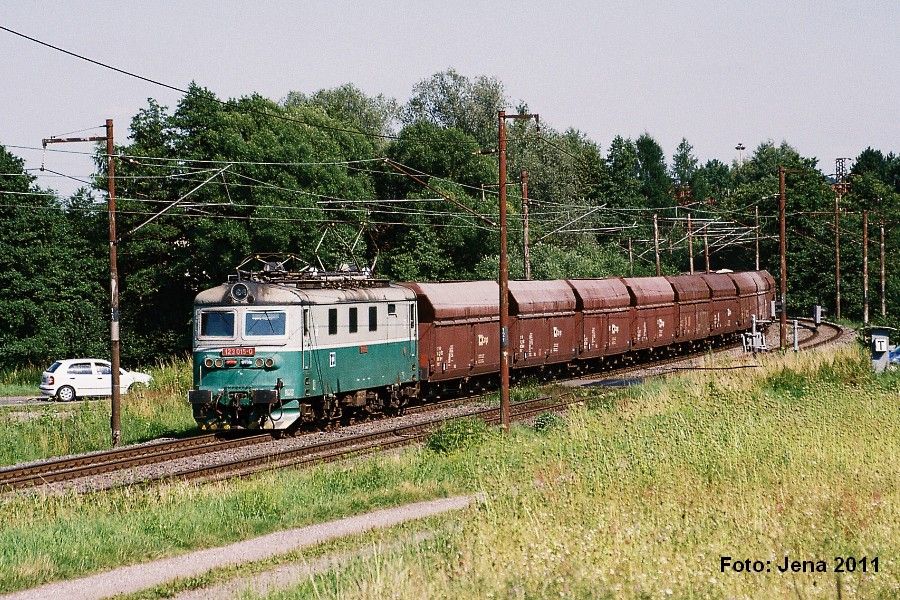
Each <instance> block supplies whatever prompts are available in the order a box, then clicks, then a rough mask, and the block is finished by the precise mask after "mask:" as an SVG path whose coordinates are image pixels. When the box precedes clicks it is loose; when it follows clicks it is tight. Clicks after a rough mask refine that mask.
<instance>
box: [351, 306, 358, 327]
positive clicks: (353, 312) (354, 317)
mask: <svg viewBox="0 0 900 600" xmlns="http://www.w3.org/2000/svg"><path fill="white" fill-rule="evenodd" d="M357 318H358V317H357V309H356V307H355V306H354V307H352V308H351V309H350V333H356V329H357V325H358V323H357Z"/></svg>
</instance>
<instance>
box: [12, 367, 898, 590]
mask: <svg viewBox="0 0 900 600" xmlns="http://www.w3.org/2000/svg"><path fill="white" fill-rule="evenodd" d="M741 360H743V359H741ZM898 398H900V376H897V375H890V376H886V377H882V378H874V377H873V376H872V375H871V374H869V373H868V365H867V364H866V360H865V357H864V356H862V355H861V354H860V353H858V352H856V351H850V350H841V351H838V352H831V353H827V354H826V353H821V354H808V355H801V356H788V357H787V358H786V359H784V360H780V359H774V358H773V359H762V360H761V367H760V368H756V369H745V370H733V371H721V372H713V371H708V372H698V373H691V374H687V375H684V376H680V377H677V378H674V379H671V380H669V381H667V382H663V383H653V384H651V385H646V386H636V387H633V388H629V389H627V390H622V391H620V392H617V393H616V394H615V395H614V396H612V397H611V400H609V401H608V402H606V403H603V404H601V405H599V406H598V407H597V408H588V409H583V410H578V411H574V412H572V413H570V414H569V415H568V416H567V417H566V418H565V423H563V424H562V425H559V424H557V425H556V426H553V427H546V428H542V429H541V431H536V430H535V429H533V428H530V427H524V426H519V427H514V428H513V430H512V431H511V433H510V435H506V436H501V435H499V434H496V433H491V434H486V435H476V436H469V435H468V433H467V434H466V435H464V436H462V435H456V436H453V440H454V443H453V444H452V448H451V447H450V446H451V445H446V444H445V445H444V446H447V447H444V446H442V447H441V448H440V451H439V452H435V451H430V450H427V449H421V450H412V451H409V452H405V453H403V454H400V455H391V456H380V457H373V458H369V459H362V460H359V461H357V462H354V463H352V464H346V465H331V466H323V467H319V468H316V469H311V470H306V471H294V470H283V471H278V472H274V473H270V474H264V475H259V476H256V477H252V478H249V479H247V480H243V481H235V482H228V483H218V484H214V485H205V486H195V485H190V484H181V483H178V484H169V485H163V486H160V487H154V488H147V489H130V490H120V491H114V492H106V493H100V494H94V495H90V496H77V495H67V496H62V497H54V498H36V499H31V498H25V497H22V498H12V499H3V500H0V591H10V590H14V589H20V588H23V587H26V586H30V585H35V584H37V583H41V582H44V581H49V580H53V579H58V578H62V577H74V576H78V575H83V574H86V573H89V572H92V571H96V570H99V569H103V568H108V567H111V566H116V565H120V564H126V563H133V562H138V561H141V560H148V559H151V558H156V557H159V556H164V555H172V554H178V553H181V552H184V551H187V550H189V549H194V548H201V547H208V546H213V545H220V544H223V543H226V542H230V541H233V540H236V539H241V538H245V537H249V536H252V535H258V534H260V533H263V532H267V531H271V530H273V529H278V528H283V527H290V526H296V525H302V524H307V523H312V522H317V521H322V520H325V519H328V518H333V517H338V516H344V515H347V514H354V513H360V512H364V511H366V510H369V509H371V508H373V507H378V506H388V505H392V504H396V503H400V502H406V501H411V500H417V499H422V498H427V497H433V496H440V495H444V494H449V493H456V492H460V491H466V490H468V491H484V492H486V496H487V498H488V500H487V502H486V503H485V504H483V505H481V506H479V507H477V508H474V509H471V510H468V511H465V512H463V513H455V514H453V515H450V516H447V517H444V518H441V519H436V520H434V521H432V523H435V525H434V527H435V528H436V531H435V534H436V535H435V536H434V537H433V538H431V539H429V540H426V541H424V542H421V543H418V544H407V545H405V546H402V547H400V548H399V549H393V550H392V549H386V550H382V551H379V552H377V553H376V554H375V556H374V557H369V558H366V559H365V560H357V561H354V562H351V563H350V564H349V565H348V566H347V567H346V568H342V569H338V570H336V571H333V572H329V573H325V574H322V575H318V576H315V577H312V578H311V579H310V580H309V581H307V582H304V583H303V584H302V585H300V586H297V587H294V588H292V589H289V590H287V591H285V592H282V593H278V594H274V595H273V597H276V598H303V597H326V598H330V597H336V598H383V597H392V598H421V597H433V598H445V597H453V598H469V597H485V598H489V597H494V598H502V597H512V598H546V597H579V598H595V597H600V598H604V597H608V598H619V597H628V598H630V597H640V598H644V597H647V598H657V597H661V598H668V597H675V598H707V597H710V598H798V597H801V598H819V597H834V590H835V586H836V580H835V576H834V574H833V573H827V574H824V575H823V574H793V575H780V574H777V573H762V574H745V573H742V574H736V573H721V572H720V571H719V560H720V556H722V555H728V556H732V557H735V558H760V559H762V560H779V559H780V557H782V556H784V555H785V554H788V555H790V556H791V557H794V558H797V559H816V558H823V559H826V560H831V559H832V558H833V557H834V556H837V555H852V556H856V557H862V556H869V557H873V556H879V558H880V560H881V571H880V572H879V573H877V574H874V573H871V572H870V573H868V574H863V573H860V572H856V573H852V574H846V575H844V576H843V577H842V580H841V585H842V590H843V594H844V597H854V598H894V597H897V594H898V593H900V570H898V569H897V562H896V561H897V558H896V557H897V556H898V555H900V554H898V551H900V532H898V528H897V523H898V522H900V460H898V440H900V411H898V410H897V401H898ZM456 441H459V442H460V443H456ZM454 448H455V449H454ZM386 535H388V534H386ZM97 540H103V543H102V544H98V543H97ZM186 585H189V584H186Z"/></svg>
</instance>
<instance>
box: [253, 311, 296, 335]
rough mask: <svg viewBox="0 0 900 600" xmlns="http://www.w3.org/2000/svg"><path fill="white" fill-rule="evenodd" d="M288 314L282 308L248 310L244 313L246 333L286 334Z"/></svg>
mask: <svg viewBox="0 0 900 600" xmlns="http://www.w3.org/2000/svg"><path fill="white" fill-rule="evenodd" d="M285 321H286V315H285V313H284V311H280V310H263V311H248V312H247V313H246V314H245V315H244V335H246V336H248V337H250V336H258V335H284V333H285V330H286V328H285Z"/></svg>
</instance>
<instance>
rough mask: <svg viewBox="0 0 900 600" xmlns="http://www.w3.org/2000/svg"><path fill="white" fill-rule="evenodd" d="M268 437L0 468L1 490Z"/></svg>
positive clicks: (207, 438)
mask: <svg viewBox="0 0 900 600" xmlns="http://www.w3.org/2000/svg"><path fill="white" fill-rule="evenodd" d="M271 439H272V436H271V434H268V433H265V434H257V435H241V436H223V435H222V434H221V433H217V434H209V435H198V436H193V437H189V438H184V439H179V440H166V441H163V442H156V443H153V444H147V445H143V446H130V447H128V448H121V449H117V450H109V451H106V452H98V453H94V454H86V455H81V456H74V457H71V458H62V459H58V460H52V461H45V462H41V463H36V464H33V465H25V466H22V467H10V468H6V469H0V490H2V489H5V490H11V489H22V488H29V487H35V486H40V485H45V484H48V483H56V482H60V481H68V480H71V479H78V478H81V477H89V476H92V475H101V474H104V473H110V472H112V471H119V470H122V469H130V468H134V467H139V466H142V465H148V464H153V463H158V462H161V461H167V460H175V459H177V458H184V457H187V456H197V455H200V454H205V453H208V452H216V451H219V450H228V449H232V448H240V447H243V446H248V445H252V444H258V443H261V442H265V441H269V440H271Z"/></svg>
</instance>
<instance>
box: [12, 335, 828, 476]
mask: <svg viewBox="0 0 900 600" xmlns="http://www.w3.org/2000/svg"><path fill="white" fill-rule="evenodd" d="M799 320H800V321H803V322H805V323H809V322H810V320H808V319H799ZM806 327H807V328H808V329H809V330H810V331H812V335H811V336H810V337H809V338H807V339H805V340H803V341H802V342H801V343H800V346H801V348H803V349H809V348H815V347H819V346H822V345H825V344H829V343H832V342H834V341H835V340H837V339H838V338H840V337H841V336H842V335H843V334H844V328H843V327H841V326H840V325H837V324H834V323H828V322H823V323H822V324H821V325H820V326H819V327H818V328H815V327H810V326H808V325H807V326H806ZM737 345H738V344H737V343H729V344H724V345H722V346H721V347H719V348H717V349H716V351H724V350H729V349H732V348H734V347H735V346H737ZM706 352H707V349H703V350H699V351H697V352H693V353H688V354H682V355H678V356H673V357H666V358H660V359H657V360H653V361H650V362H639V363H635V364H629V365H623V366H618V367H615V368H611V369H608V370H606V369H604V370H599V371H596V372H594V373H591V374H588V375H586V376H583V377H596V376H597V375H625V374H628V373H631V372H635V371H639V370H642V369H648V368H652V369H658V368H660V367H665V366H666V365H668V364H671V363H676V362H679V361H683V360H686V359H690V358H696V357H697V356H701V355H703V354H705V353H706ZM667 372H668V371H659V372H657V373H655V375H663V374H665V373H667ZM651 376H652V375H651ZM576 379H577V378H576ZM478 398H479V396H467V397H462V398H459V397H457V398H452V399H447V400H442V401H438V402H433V403H429V404H424V405H418V406H413V407H409V408H408V409H407V410H406V414H420V413H428V412H437V411H439V410H441V409H446V408H449V407H453V406H459V405H463V404H465V403H468V402H472V401H474V400H477V399H478ZM586 399H589V398H586V397H576V396H575V395H574V394H568V395H565V396H564V397H563V398H560V399H552V398H549V397H541V398H537V399H534V400H528V401H523V402H518V403H514V404H513V405H512V407H511V409H512V415H511V417H512V419H513V420H517V421H522V420H526V419H528V418H530V417H533V416H535V415H537V414H540V413H541V412H545V411H556V410H562V409H563V408H566V407H568V406H569V405H570V404H572V403H575V402H583V401H585V400H586ZM463 416H466V417H473V418H479V419H482V420H484V421H485V422H487V423H489V424H495V423H497V422H499V409H498V408H493V407H492V408H481V409H476V410H474V411H472V412H469V413H466V414H465V415H463ZM457 418H460V415H453V416H446V415H445V416H438V417H435V418H433V419H428V420H426V421H423V422H418V423H415V424H410V425H403V426H398V427H392V428H384V429H379V430H377V431H373V432H368V433H363V434H359V435H351V436H347V437H345V438H341V439H337V440H330V441H326V442H320V443H315V444H311V445H306V446H301V447H296V448H290V449H286V450H279V451H275V452H271V453H266V454H262V455H258V456H252V457H248V458H243V459H239V460H232V461H227V462H221V463H216V464H212V465H206V466H200V467H195V468H190V469H186V470H182V471H178V472H174V473H169V474H166V475H158V476H152V477H148V478H144V479H142V480H141V481H140V482H139V483H148V482H154V481H165V480H173V479H181V480H195V481H210V480H218V479H225V478H231V477H240V476H246V475H250V474H252V473H257V472H260V471H267V470H273V469H278V468H282V467H287V466H297V465H309V464H315V463H321V462H329V461H334V460H339V459H341V458H345V457H347V456H350V455H354V454H365V453H370V452H374V451H382V450H388V449H391V448H397V447H401V446H405V445H409V444H412V443H415V442H418V441H421V440H422V439H424V438H425V437H427V436H428V435H429V434H430V433H431V432H432V431H434V429H435V428H436V427H438V426H440V425H441V424H443V423H445V422H447V421H450V420H453V419H457ZM272 440H273V436H272V435H271V434H270V433H262V434H259V433H257V434H246V435H235V434H234V432H231V433H224V432H219V433H214V434H207V435H198V436H194V437H189V438H184V439H179V440H167V441H164V442H157V443H153V444H147V445H143V446H132V447H128V448H122V449H116V450H111V451H106V452H99V453H93V454H87V455H81V456H75V457H70V458H64V459H58V460H52V461H46V462H41V463H36V464H31V465H25V466H21V467H9V468H5V469H0V490H2V491H13V490H21V489H27V488H34V487H39V486H43V485H47V484H52V483H60V482H67V481H72V480H77V479H82V478H87V477H92V476H98V475H104V474H107V473H112V472H116V471H125V470H128V469H134V468H137V467H141V466H145V465H152V464H157V463H162V462H168V461H174V460H177V459H181V458H188V457H197V456H200V455H203V454H209V453H213V452H219V451H223V450H233V449H237V448H243V447H247V446H252V445H255V444H260V443H263V442H270V441H272ZM120 485H126V484H120Z"/></svg>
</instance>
